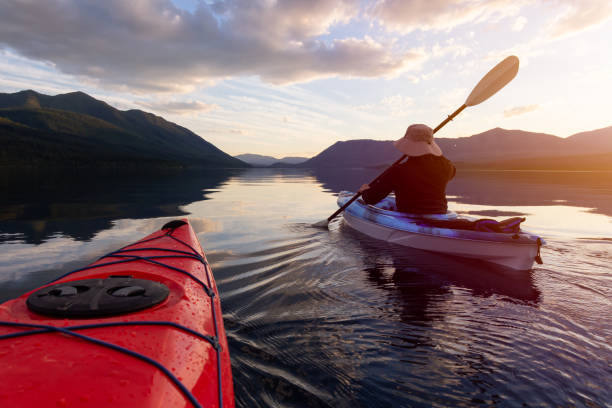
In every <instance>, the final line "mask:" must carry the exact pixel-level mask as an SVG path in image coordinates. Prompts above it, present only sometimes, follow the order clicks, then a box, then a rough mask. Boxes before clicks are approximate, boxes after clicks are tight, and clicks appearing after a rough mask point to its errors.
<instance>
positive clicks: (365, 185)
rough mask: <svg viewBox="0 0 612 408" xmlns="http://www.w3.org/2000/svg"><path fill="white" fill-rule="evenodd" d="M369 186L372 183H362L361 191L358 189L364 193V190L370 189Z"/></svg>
mask: <svg viewBox="0 0 612 408" xmlns="http://www.w3.org/2000/svg"><path fill="white" fill-rule="evenodd" d="M369 188H370V185H369V184H364V185H362V186H361V187H359V191H358V193H363V192H364V191H366V190H367V189H369Z"/></svg>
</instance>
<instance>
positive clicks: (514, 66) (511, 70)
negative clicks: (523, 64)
mask: <svg viewBox="0 0 612 408" xmlns="http://www.w3.org/2000/svg"><path fill="white" fill-rule="evenodd" d="M518 69H519V59H518V58H517V57H515V56H514V55H511V56H509V57H508V58H506V59H505V60H503V61H502V62H500V63H499V64H497V65H496V66H495V67H494V68H493V69H492V70H490V71H489V72H488V73H487V75H485V76H484V77H483V78H482V79H481V80H480V82H478V85H476V87H475V88H474V90H472V93H471V94H470V96H468V97H467V99H466V100H465V105H466V106H474V105H478V104H479V103H481V102H484V101H486V100H487V99H489V98H490V97H491V96H493V95H494V94H495V93H496V92H497V91H499V90H500V89H502V88H503V87H504V86H506V84H507V83H508V82H510V81H512V79H513V78H514V77H515V76H516V73H517V72H518Z"/></svg>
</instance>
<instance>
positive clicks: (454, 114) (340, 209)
mask: <svg viewBox="0 0 612 408" xmlns="http://www.w3.org/2000/svg"><path fill="white" fill-rule="evenodd" d="M465 108H467V105H466V104H465V103H464V104H463V105H461V106H460V107H459V109H457V110H456V111H454V112H453V113H452V114H450V115H448V117H447V118H446V119H444V120H443V121H442V123H440V124H439V125H438V126H436V128H435V129H434V130H433V133H436V132H437V131H438V130H440V129H442V127H444V125H446V124H447V123H448V122H450V121H451V120H453V119H454V118H455V116H457V115H458V114H460V113H461V111H462V110H464V109H465ZM406 157H407V155H405V154H404V155H402V157H400V158H399V159H397V160H396V161H394V162H393V164H392V165H390V166H389V167H387V168H386V169H385V171H383V172H382V173H380V174H379V175H378V177H376V178H375V179H374V180H372V181H370V183H369V184H370V185H372V184H374V183H376V182H377V181H378V179H380V178H381V177H382V176H384V175H385V174H387V173H388V172H389V171H390V170H391V169H392V168H393V167H395V166H397V165H398V164H400V162H401V161H402V160H404V159H405V158H406ZM360 196H361V193H359V192H358V193H356V194H355V195H354V196H353V197H352V198H351V199H350V200H348V201H347V202H346V204H344V205H343V206H342V207H340V208H338V209H337V210H336V212H335V213H333V214H332V215H330V216H329V217H328V218H327V222H330V221H331V220H333V219H334V218H336V217H337V216H338V214H340V213H341V212H342V211H344V209H345V208H346V207H348V206H349V205H351V204H352V203H353V201H355V200H356V199H358V198H359V197H360Z"/></svg>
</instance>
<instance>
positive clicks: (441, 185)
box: [362, 154, 456, 214]
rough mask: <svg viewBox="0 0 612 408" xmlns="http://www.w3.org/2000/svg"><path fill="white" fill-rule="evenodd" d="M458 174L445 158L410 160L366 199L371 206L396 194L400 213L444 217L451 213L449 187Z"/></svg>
mask: <svg viewBox="0 0 612 408" xmlns="http://www.w3.org/2000/svg"><path fill="white" fill-rule="evenodd" d="M455 172H456V170H455V166H453V164H452V163H451V162H450V161H449V160H448V159H447V158H446V157H444V156H434V155H433V154H426V155H423V156H417V157H409V158H408V160H407V161H406V162H404V163H402V164H400V165H397V166H395V167H393V168H392V169H391V170H390V171H388V172H387V173H386V174H385V175H383V176H382V177H381V178H380V179H379V180H377V181H376V182H375V183H373V184H371V185H370V188H369V189H367V190H366V191H364V192H363V194H362V197H363V200H364V201H365V202H366V203H367V204H376V203H378V202H379V201H380V200H382V199H383V198H385V197H386V196H387V195H388V194H389V193H391V192H392V191H394V192H395V201H396V205H397V209H398V211H402V212H407V213H413V214H444V213H445V212H446V211H447V202H446V184H447V183H448V182H449V181H450V180H451V179H452V178H453V177H454V176H455Z"/></svg>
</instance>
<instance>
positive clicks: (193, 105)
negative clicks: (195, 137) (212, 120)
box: [138, 101, 219, 115]
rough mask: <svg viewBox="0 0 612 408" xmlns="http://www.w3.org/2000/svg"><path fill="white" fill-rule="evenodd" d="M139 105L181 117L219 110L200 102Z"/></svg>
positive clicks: (144, 103)
mask: <svg viewBox="0 0 612 408" xmlns="http://www.w3.org/2000/svg"><path fill="white" fill-rule="evenodd" d="M138 105H140V106H142V107H144V108H146V109H151V110H154V111H158V112H166V113H175V114H180V115H185V114H192V113H198V112H210V111H212V110H215V109H218V108H219V107H218V106H217V105H215V104H208V103H203V102H200V101H166V102H138Z"/></svg>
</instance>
